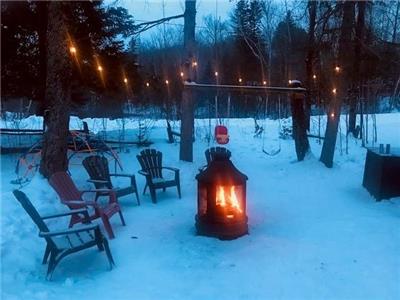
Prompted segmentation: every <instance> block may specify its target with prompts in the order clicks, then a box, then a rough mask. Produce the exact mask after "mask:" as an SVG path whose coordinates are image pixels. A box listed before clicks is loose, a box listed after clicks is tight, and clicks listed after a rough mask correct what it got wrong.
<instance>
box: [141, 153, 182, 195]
mask: <svg viewBox="0 0 400 300" xmlns="http://www.w3.org/2000/svg"><path fill="white" fill-rule="evenodd" d="M136 157H137V159H138V161H139V163H140V166H141V167H142V170H140V171H139V174H141V175H143V176H145V177H146V186H145V187H144V190H143V194H145V193H146V189H147V187H149V190H150V195H151V200H152V201H153V203H157V198H156V190H157V189H163V190H164V191H165V189H166V188H167V187H173V186H176V188H177V190H178V195H179V198H181V185H180V179H179V169H176V168H171V167H163V165H162V153H161V152H160V151H157V150H155V149H145V150H143V151H141V152H140V155H137V156H136ZM163 170H169V171H172V172H174V173H175V174H174V175H175V176H174V179H169V180H166V179H164V176H163Z"/></svg>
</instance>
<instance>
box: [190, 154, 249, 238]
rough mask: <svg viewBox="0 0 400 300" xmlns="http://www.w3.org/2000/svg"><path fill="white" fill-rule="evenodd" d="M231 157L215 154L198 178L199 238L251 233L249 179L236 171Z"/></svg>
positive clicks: (238, 235) (234, 236) (226, 236)
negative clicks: (248, 208) (247, 193)
mask: <svg viewBox="0 0 400 300" xmlns="http://www.w3.org/2000/svg"><path fill="white" fill-rule="evenodd" d="M217 148H218V147H217ZM219 148H221V147H219ZM228 153H229V154H228ZM229 156H230V152H225V153H215V154H214V157H212V159H211V161H210V162H209V164H208V166H207V167H206V168H205V169H203V170H202V171H201V172H200V173H199V174H198V175H197V176H196V179H197V181H198V201H197V208H198V211H197V215H196V229H197V233H198V234H199V235H205V236H212V237H217V238H220V239H234V238H238V237H240V236H242V235H245V234H247V233H248V226H247V216H246V181H247V176H246V175H244V174H242V173H241V172H240V171H239V170H238V169H236V167H235V166H234V165H233V163H232V162H231V161H230V159H229Z"/></svg>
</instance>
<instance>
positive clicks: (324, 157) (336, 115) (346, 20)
mask: <svg viewBox="0 0 400 300" xmlns="http://www.w3.org/2000/svg"><path fill="white" fill-rule="evenodd" d="M337 5H343V19H342V26H341V32H340V38H339V54H338V61H339V63H340V68H341V71H340V72H339V73H338V74H337V75H336V85H335V87H334V88H336V93H335V94H334V97H333V99H331V102H330V103H329V109H328V116H327V120H328V121H327V125H326V131H325V139H324V143H323V145H322V151H321V157H320V161H321V162H322V163H324V164H325V166H327V167H328V168H332V166H333V157H334V154H335V145H336V138H337V131H338V125H339V120H340V111H341V108H342V101H343V98H344V97H346V95H347V88H348V79H349V76H348V75H349V70H348V69H349V63H350V62H351V55H349V51H348V46H349V45H350V44H351V33H352V29H353V23H354V2H352V1H346V2H344V3H343V4H341V3H338V4H337Z"/></svg>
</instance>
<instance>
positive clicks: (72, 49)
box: [69, 46, 76, 54]
mask: <svg viewBox="0 0 400 300" xmlns="http://www.w3.org/2000/svg"><path fill="white" fill-rule="evenodd" d="M69 52H71V54H76V48H75V47H74V46H71V47H69Z"/></svg>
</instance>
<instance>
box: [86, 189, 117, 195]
mask: <svg viewBox="0 0 400 300" xmlns="http://www.w3.org/2000/svg"><path fill="white" fill-rule="evenodd" d="M80 192H81V194H85V193H109V194H112V193H115V191H114V190H113V189H93V190H84V191H80Z"/></svg>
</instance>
